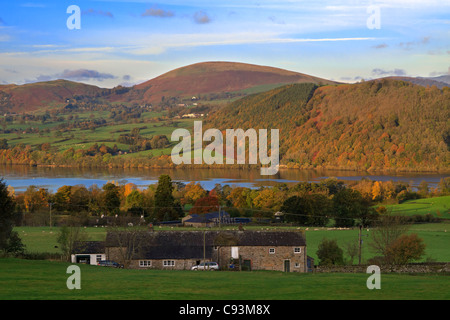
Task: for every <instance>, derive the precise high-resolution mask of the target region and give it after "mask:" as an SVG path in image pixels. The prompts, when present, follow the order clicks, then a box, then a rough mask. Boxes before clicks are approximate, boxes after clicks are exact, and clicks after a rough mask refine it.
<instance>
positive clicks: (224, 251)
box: [105, 230, 310, 272]
mask: <svg viewBox="0 0 450 320" xmlns="http://www.w3.org/2000/svg"><path fill="white" fill-rule="evenodd" d="M105 253H106V257H107V259H108V260H114V261H117V262H119V263H123V264H124V265H125V266H128V267H129V268H136V269H138V268H147V269H175V270H189V269H190V268H191V267H193V266H195V265H198V264H200V263H201V262H205V261H214V262H217V263H218V264H219V266H220V268H221V269H229V268H230V267H233V268H234V269H237V270H243V269H245V270H276V271H285V272H307V270H308V263H309V262H310V261H308V257H307V255H306V241H305V237H304V234H303V233H302V232H300V231H228V230H227V231H145V232H140V233H138V234H133V233H129V232H108V234H107V237H106V242H105Z"/></svg>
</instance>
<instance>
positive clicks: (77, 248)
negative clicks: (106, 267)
mask: <svg viewBox="0 0 450 320" xmlns="http://www.w3.org/2000/svg"><path fill="white" fill-rule="evenodd" d="M72 252H73V253H77V254H80V253H84V254H94V253H104V252H105V241H78V242H75V243H74V247H73V250H72Z"/></svg>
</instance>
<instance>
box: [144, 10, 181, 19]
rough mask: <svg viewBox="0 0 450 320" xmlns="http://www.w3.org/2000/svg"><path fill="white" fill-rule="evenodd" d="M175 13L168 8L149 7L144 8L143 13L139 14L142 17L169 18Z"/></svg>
mask: <svg viewBox="0 0 450 320" xmlns="http://www.w3.org/2000/svg"><path fill="white" fill-rule="evenodd" d="M174 15H175V14H174V13H173V12H172V11H170V10H162V9H157V8H151V9H147V10H145V12H144V13H142V14H141V16H142V17H159V18H170V17H173V16H174Z"/></svg>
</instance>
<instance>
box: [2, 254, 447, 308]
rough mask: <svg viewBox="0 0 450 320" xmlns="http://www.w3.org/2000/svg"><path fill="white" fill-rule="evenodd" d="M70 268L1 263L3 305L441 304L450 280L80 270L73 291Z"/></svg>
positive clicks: (41, 263)
mask: <svg viewBox="0 0 450 320" xmlns="http://www.w3.org/2000/svg"><path fill="white" fill-rule="evenodd" d="M69 265H70V264H69V263H64V262H54V261H53V262H52V261H37V260H19V259H12V258H8V259H7V258H3V259H0V270H1V272H0V300H5V299H8V300H327V299H332V300H403V299H409V300H414V299H417V300H443V299H449V298H450V291H449V290H448V287H449V284H450V277H448V276H444V275H438V274H433V275H431V274H427V275H407V274H381V289H380V290H369V289H368V288H367V287H366V281H367V278H368V275H367V274H363V273H361V274H313V273H309V274H298V273H282V272H271V271H253V272H191V271H164V270H129V269H114V268H105V267H97V266H90V265H80V271H81V289H80V290H69V289H67V287H66V281H67V279H68V277H69V274H67V273H66V271H67V267H68V266H69Z"/></svg>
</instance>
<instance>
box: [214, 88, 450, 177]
mask: <svg viewBox="0 0 450 320" xmlns="http://www.w3.org/2000/svg"><path fill="white" fill-rule="evenodd" d="M449 112H450V88H448V87H445V88H443V89H442V90H440V89H438V88H436V87H427V88H425V87H421V86H418V85H413V84H411V83H409V82H404V81H396V80H377V81H367V82H362V83H358V84H349V85H336V86H322V87H316V86H315V85H313V84H295V85H288V86H285V87H282V88H277V89H274V90H271V91H268V92H265V93H261V94H256V95H252V96H249V97H246V98H243V99H241V100H238V101H236V102H234V103H232V104H229V105H228V106H227V107H225V108H223V109H221V110H219V111H218V112H216V113H215V114H212V115H211V116H210V117H209V118H208V119H207V126H208V127H214V128H219V129H221V130H223V129H225V128H242V129H244V130H246V129H248V128H254V129H258V128H267V129H271V128H276V129H279V130H280V158H281V161H280V163H281V164H284V165H286V166H287V167H290V168H305V169H311V168H327V169H343V170H393V171H446V170H448V168H449V163H450V153H449V150H450V123H449V122H450V120H449V119H450V114H449Z"/></svg>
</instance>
